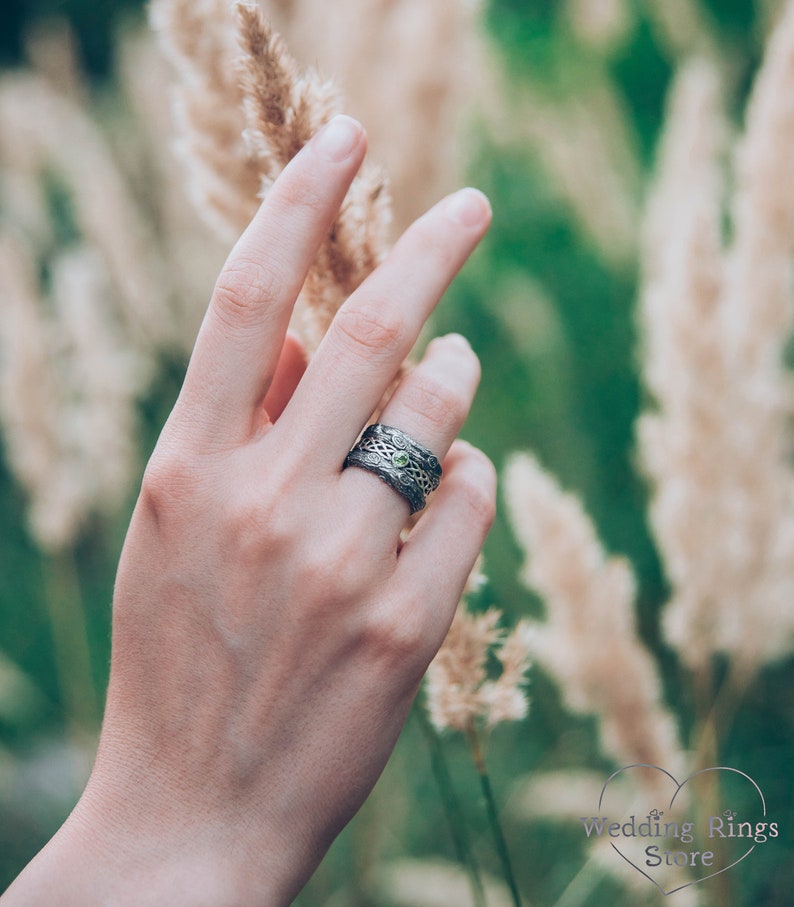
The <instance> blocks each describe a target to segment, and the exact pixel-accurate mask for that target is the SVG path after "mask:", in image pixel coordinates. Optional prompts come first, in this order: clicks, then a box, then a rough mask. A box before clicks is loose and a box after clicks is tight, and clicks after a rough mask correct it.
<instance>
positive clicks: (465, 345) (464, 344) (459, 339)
mask: <svg viewBox="0 0 794 907" xmlns="http://www.w3.org/2000/svg"><path fill="white" fill-rule="evenodd" d="M444 341H445V342H446V343H453V344H455V345H456V346H458V347H460V348H461V349H464V350H470V349H471V344H470V343H469V341H468V340H467V339H466V338H465V337H464V336H463V334H445V335H444Z"/></svg>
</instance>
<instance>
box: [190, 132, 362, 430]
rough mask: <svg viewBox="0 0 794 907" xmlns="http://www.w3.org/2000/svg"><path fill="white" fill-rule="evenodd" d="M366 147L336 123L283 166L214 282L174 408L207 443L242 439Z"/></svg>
mask: <svg viewBox="0 0 794 907" xmlns="http://www.w3.org/2000/svg"><path fill="white" fill-rule="evenodd" d="M365 150H366V138H365V135H364V130H363V129H362V127H361V125H360V124H359V123H357V122H356V121H355V120H353V119H351V118H350V117H346V116H337V117H335V118H334V119H333V120H331V121H330V122H329V123H328V124H326V126H324V127H323V128H322V129H321V130H320V131H319V132H318V133H317V134H316V135H315V136H314V137H313V138H312V139H311V141H309V142H308V143H307V144H306V145H305V146H304V148H303V149H302V150H301V151H300V152H299V153H298V154H297V155H296V156H295V157H294V158H293V160H292V161H291V162H290V163H289V164H288V165H287V167H286V168H285V169H284V171H283V173H282V174H281V175H280V176H279V178H278V179H277V180H276V182H275V183H274V184H273V187H272V189H271V190H270V191H269V193H268V195H267V198H266V200H265V202H264V203H263V204H262V206H261V207H260V209H259V211H258V212H257V214H256V215H255V216H254V219H253V220H252V221H251V224H250V225H249V226H248V228H247V229H246V231H245V233H243V235H242V237H241V238H240V240H239V241H238V242H237V244H236V245H235V247H234V249H233V250H232V252H231V254H230V255H229V258H228V260H227V261H226V264H225V265H224V268H223V270H222V272H221V274H220V277H219V278H218V282H217V284H216V286H215V290H214V292H213V294H212V299H211V302H210V305H209V308H208V310H207V314H206V316H205V318H204V321H203V323H202V325H201V330H200V331H199V335H198V338H197V340H196V346H195V349H194V351H193V355H192V357H191V360H190V365H189V367H188V370H187V375H186V376H185V382H184V385H183V388H182V393H181V394H180V399H179V403H178V407H181V408H182V409H183V410H184V408H185V407H188V408H189V409H190V410H191V415H190V421H191V425H192V426H193V427H194V428H195V429H198V430H199V431H200V432H201V431H202V430H203V431H204V433H205V436H207V437H210V438H223V439H224V443H226V442H228V441H229V440H232V441H234V440H244V439H245V438H246V437H247V435H248V433H249V432H250V431H251V426H252V423H253V417H254V414H255V413H256V412H257V411H258V410H259V408H260V405H261V402H262V400H263V399H264V396H265V394H266V392H267V389H268V387H269V385H270V382H271V380H272V377H273V373H274V371H275V368H276V365H277V363H278V358H279V353H280V350H281V347H282V344H283V342H284V337H285V335H286V331H287V326H288V324H289V319H290V314H291V312H292V308H293V306H294V304H295V300H296V298H297V296H298V293H299V292H300V289H301V286H302V285H303V282H304V280H305V279H306V274H307V272H308V270H309V267H310V266H311V263H312V261H313V260H314V258H315V256H316V255H317V251H318V249H319V247H320V244H321V243H322V241H323V239H324V238H325V237H326V236H327V234H328V231H329V230H330V228H331V225H332V224H333V221H334V218H335V217H336V215H337V214H338V212H339V207H340V205H341V204H342V201H343V199H344V197H345V194H346V193H347V190H348V188H349V187H350V183H351V182H352V180H353V177H354V176H355V173H356V171H357V170H358V168H359V167H360V165H361V161H362V160H363V157H364V153H365Z"/></svg>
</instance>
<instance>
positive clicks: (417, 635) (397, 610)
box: [362, 602, 426, 667]
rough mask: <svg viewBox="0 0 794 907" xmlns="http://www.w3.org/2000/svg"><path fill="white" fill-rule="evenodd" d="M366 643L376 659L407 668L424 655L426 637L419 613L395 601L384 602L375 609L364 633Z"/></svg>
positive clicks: (365, 626)
mask: <svg viewBox="0 0 794 907" xmlns="http://www.w3.org/2000/svg"><path fill="white" fill-rule="evenodd" d="M362 636H363V641H364V644H365V646H366V647H367V649H368V650H369V652H370V653H371V654H372V656H373V657H374V659H375V660H376V661H378V662H381V663H383V662H385V663H386V664H389V665H391V664H395V665H400V666H403V667H404V666H405V665H406V663H410V662H412V661H415V660H417V659H421V658H422V657H423V655H424V650H425V647H426V641H425V634H424V633H423V632H422V629H421V626H420V622H419V620H418V619H417V616H416V614H415V613H414V612H413V611H412V610H411V609H408V608H401V607H399V606H397V605H395V603H394V602H383V603H382V604H381V605H380V606H379V607H378V608H377V609H374V610H373V611H372V612H371V613H370V615H369V617H368V619H367V621H366V622H365V625H364V628H363V631H362Z"/></svg>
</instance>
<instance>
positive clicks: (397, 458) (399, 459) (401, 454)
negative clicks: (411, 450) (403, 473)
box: [391, 450, 410, 467]
mask: <svg viewBox="0 0 794 907" xmlns="http://www.w3.org/2000/svg"><path fill="white" fill-rule="evenodd" d="M409 460H410V457H409V456H408V454H407V453H406V452H405V451H404V450H398V451H397V453H396V454H394V455H393V456H392V458H391V461H392V463H393V464H394V465H395V466H397V467H401V466H407V465H408V461H409Z"/></svg>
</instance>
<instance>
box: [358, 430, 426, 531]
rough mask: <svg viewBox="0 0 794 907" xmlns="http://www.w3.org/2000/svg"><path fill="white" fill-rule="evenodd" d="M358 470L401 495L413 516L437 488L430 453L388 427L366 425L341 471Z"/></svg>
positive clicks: (399, 432) (402, 433)
mask: <svg viewBox="0 0 794 907" xmlns="http://www.w3.org/2000/svg"><path fill="white" fill-rule="evenodd" d="M348 466H358V467H359V468H361V469H366V470H368V471H369V472H372V473H374V474H375V475H376V476H377V477H378V478H379V479H380V480H381V481H382V482H385V483H386V484H387V485H390V486H391V487H392V488H393V489H394V490H395V491H396V492H397V493H398V494H401V495H402V496H403V497H404V498H405V500H406V501H408V503H409V504H410V506H411V513H416V512H417V511H419V510H421V509H422V508H423V507H424V506H425V499H426V498H427V496H428V495H429V494H430V492H431V491H435V489H436V488H438V483H439V482H440V481H441V464H440V463H439V462H438V457H436V456H435V455H434V454H433V453H432V451H429V450H428V449H427V448H426V447H423V446H422V445H421V444H419V443H418V442H417V441H414V439H413V438H411V437H409V436H408V435H406V434H405V432H402V431H400V429H399V428H392V427H391V426H390V425H381V424H380V423H375V424H374V425H370V426H368V427H367V429H366V430H365V432H364V434H363V435H362V436H361V439H360V441H359V442H358V444H356V445H355V447H354V448H353V449H352V450H351V451H350V453H349V454H348V455H347V457H345V463H344V467H343V468H344V469H347V467H348Z"/></svg>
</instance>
